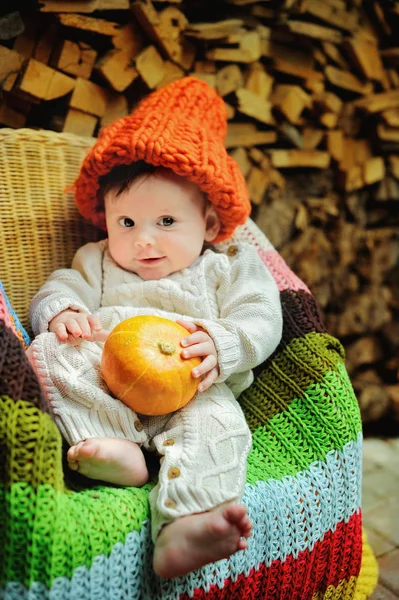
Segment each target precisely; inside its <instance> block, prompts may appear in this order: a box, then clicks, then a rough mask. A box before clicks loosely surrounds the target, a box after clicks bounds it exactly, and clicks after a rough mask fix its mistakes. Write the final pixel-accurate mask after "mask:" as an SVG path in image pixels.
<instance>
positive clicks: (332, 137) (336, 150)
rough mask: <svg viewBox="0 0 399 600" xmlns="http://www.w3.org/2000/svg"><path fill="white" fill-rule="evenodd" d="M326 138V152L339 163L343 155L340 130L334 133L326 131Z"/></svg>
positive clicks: (342, 137) (342, 138)
mask: <svg viewBox="0 0 399 600" xmlns="http://www.w3.org/2000/svg"><path fill="white" fill-rule="evenodd" d="M326 137H327V150H328V153H329V154H331V157H332V158H333V159H334V160H336V161H337V162H341V160H342V158H343V154H344V135H343V132H342V131H341V130H340V129H336V130H334V131H328V132H327V134H326Z"/></svg>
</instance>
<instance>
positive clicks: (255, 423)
mask: <svg viewBox="0 0 399 600" xmlns="http://www.w3.org/2000/svg"><path fill="white" fill-rule="evenodd" d="M343 358H344V350H343V347H342V345H341V344H340V342H339V341H338V340H337V339H336V338H334V337H332V336H330V335H328V334H324V333H323V334H322V333H316V332H312V333H308V334H306V335H305V336H303V337H300V338H295V339H293V340H292V341H291V342H290V343H289V344H288V345H287V346H286V347H285V348H284V349H283V350H282V351H280V352H279V353H278V354H277V355H276V356H275V357H274V358H273V360H272V361H267V362H266V367H265V369H264V370H263V371H262V372H261V373H260V374H259V375H258V376H257V378H256V379H255V381H254V382H253V384H252V385H251V387H250V388H248V389H247V390H246V391H245V392H244V393H243V394H242V395H241V396H240V404H241V407H242V409H243V411H244V413H245V416H246V419H247V422H248V425H249V427H250V429H251V431H254V430H255V429H256V428H257V427H259V426H260V425H262V424H264V423H265V422H267V421H268V420H269V419H271V418H272V417H273V416H274V415H276V414H278V413H280V412H282V411H284V410H286V409H287V408H288V406H289V404H290V403H291V401H292V400H293V399H294V398H299V397H301V396H302V395H303V394H304V393H305V391H306V390H307V388H308V387H309V386H311V385H312V384H314V383H316V382H322V381H323V379H324V376H325V374H326V373H327V372H328V371H334V370H336V369H337V366H338V365H342V364H343Z"/></svg>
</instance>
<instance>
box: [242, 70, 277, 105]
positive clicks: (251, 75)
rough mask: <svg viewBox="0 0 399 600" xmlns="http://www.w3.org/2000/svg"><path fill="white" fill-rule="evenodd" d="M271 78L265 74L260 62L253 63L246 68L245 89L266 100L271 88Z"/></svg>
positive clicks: (272, 81)
mask: <svg viewBox="0 0 399 600" xmlns="http://www.w3.org/2000/svg"><path fill="white" fill-rule="evenodd" d="M273 83H274V80H273V77H271V76H270V75H269V73H267V71H266V69H265V67H264V66H263V65H262V64H261V63H260V62H254V63H252V64H251V65H249V67H248V71H247V73H246V79H245V86H244V87H245V89H247V90H248V91H250V92H252V93H253V94H256V95H257V96H260V98H263V100H268V99H269V97H270V94H271V91H272V87H273Z"/></svg>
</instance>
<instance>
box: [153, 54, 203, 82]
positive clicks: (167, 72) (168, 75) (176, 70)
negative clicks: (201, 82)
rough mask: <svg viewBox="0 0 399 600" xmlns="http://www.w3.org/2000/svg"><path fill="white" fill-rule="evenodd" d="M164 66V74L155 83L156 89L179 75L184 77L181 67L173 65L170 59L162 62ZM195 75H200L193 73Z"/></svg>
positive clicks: (178, 77)
mask: <svg viewBox="0 0 399 600" xmlns="http://www.w3.org/2000/svg"><path fill="white" fill-rule="evenodd" d="M163 66H164V76H163V77H162V79H161V80H160V81H159V83H157V85H156V86H155V87H156V88H157V89H159V88H161V87H163V86H164V85H167V84H168V83H171V82H172V81H175V80H176V79H180V77H184V71H183V69H182V68H181V67H179V66H178V65H175V63H172V62H171V61H170V60H165V61H164V63H163ZM195 74H196V76H197V77H198V75H200V73H197V72H196V73H195ZM203 74H206V73H203Z"/></svg>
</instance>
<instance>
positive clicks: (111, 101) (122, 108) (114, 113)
mask: <svg viewBox="0 0 399 600" xmlns="http://www.w3.org/2000/svg"><path fill="white" fill-rule="evenodd" d="M128 114H129V107H128V103H127V99H126V96H124V95H123V94H112V95H111V96H110V97H109V98H108V100H107V108H106V111H105V113H104V115H103V116H102V117H101V121H100V126H101V128H103V127H106V126H107V125H109V124H110V123H112V122H113V121H115V120H116V119H120V118H121V117H126V116H127V115H128Z"/></svg>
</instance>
